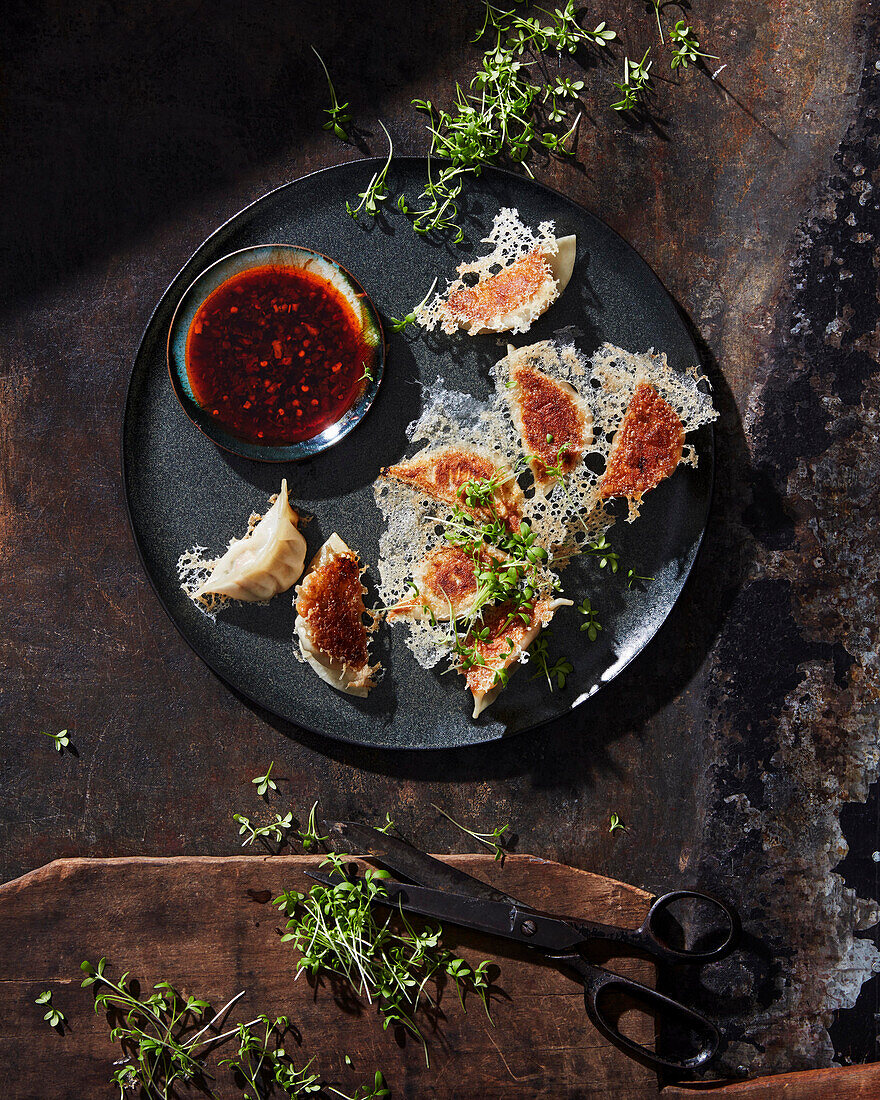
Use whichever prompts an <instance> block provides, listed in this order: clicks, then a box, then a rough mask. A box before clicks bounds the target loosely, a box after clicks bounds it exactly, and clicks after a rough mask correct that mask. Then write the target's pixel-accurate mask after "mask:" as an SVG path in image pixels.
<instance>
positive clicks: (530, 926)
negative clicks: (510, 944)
mask: <svg viewBox="0 0 880 1100" xmlns="http://www.w3.org/2000/svg"><path fill="white" fill-rule="evenodd" d="M519 928H520V931H521V932H522V934H523V935H524V936H534V934H535V933H536V932H537V931H538V929H537V927H536V925H535V922H534V921H533V920H524V921H523V922H522V924H521V925H520V926H519Z"/></svg>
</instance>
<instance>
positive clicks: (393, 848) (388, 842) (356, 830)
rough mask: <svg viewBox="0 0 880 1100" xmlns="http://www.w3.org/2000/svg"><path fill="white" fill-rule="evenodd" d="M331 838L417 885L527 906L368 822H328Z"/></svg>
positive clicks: (348, 850) (335, 846)
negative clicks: (365, 823)
mask: <svg viewBox="0 0 880 1100" xmlns="http://www.w3.org/2000/svg"><path fill="white" fill-rule="evenodd" d="M330 840H331V843H332V844H333V846H334V848H338V847H342V848H344V850H345V851H346V852H348V853H350V854H353V855H366V856H372V857H373V858H374V859H377V860H378V861H379V862H380V863H382V864H384V865H385V866H386V867H387V868H388V869H389V871H394V872H395V873H396V874H398V875H403V877H404V878H408V879H412V881H413V882H416V883H418V884H419V885H420V886H430V887H432V888H433V889H435V890H444V891H447V892H449V893H452V894H461V895H463V896H465V897H472V898H485V899H486V900H487V901H501V902H504V903H505V904H506V905H516V906H519V908H520V909H525V908H527V906H525V905H522V904H520V903H519V902H518V901H517V900H516V898H512V897H510V895H509V894H505V893H503V892H502V891H501V890H496V889H495V887H494V886H489V885H488V883H485V882H481V881H480V880H479V879H477V878H473V876H471V875H469V874H467V873H466V872H465V871H460V870H459V869H458V868H457V867H450V865H449V864H448V863H443V861H442V860H439V859H434V857H433V856H429V855H427V854H426V853H425V852H422V851H421V850H420V849H418V848H416V847H415V845H413V844H409V843H408V842H407V841H405V840H400V839H399V838H398V837H394V836H388V835H387V833H383V832H381V831H380V830H379V829H373V828H371V827H370V826H369V825H359V824H358V823H357V822H356V821H337V822H336V823H335V824H334V825H331V826H330Z"/></svg>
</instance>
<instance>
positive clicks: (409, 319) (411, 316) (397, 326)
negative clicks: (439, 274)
mask: <svg viewBox="0 0 880 1100" xmlns="http://www.w3.org/2000/svg"><path fill="white" fill-rule="evenodd" d="M436 285H437V280H436V279H435V280H434V282H433V283H431V289H430V290H429V291H428V293H427V294H426V295H425V296H424V298H422V300H421V301H420V302H419V304H418V305H417V306H413V308H412V309H411V310H410V312H409V313H407V314H406V316H405V317H401V318H399V319H398V318H397V317H389V318H388V320H389V321H390V322H391V327H392V329H393V330H394V331H395V332H403V330H404V329H405V328H406V327H407V325H411V324H413V323H414V322H415V320H416V316H417V314H418V312H419V310H420V309H421V308H422V306H424V305H426V304H427V302H428V299H429V298H430V297H431V295H432V294H433V293H434V287H435V286H436Z"/></svg>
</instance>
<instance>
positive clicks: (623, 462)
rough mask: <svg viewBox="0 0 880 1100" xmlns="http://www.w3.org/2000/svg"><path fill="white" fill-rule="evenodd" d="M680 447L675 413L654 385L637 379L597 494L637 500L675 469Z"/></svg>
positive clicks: (679, 427)
mask: <svg viewBox="0 0 880 1100" xmlns="http://www.w3.org/2000/svg"><path fill="white" fill-rule="evenodd" d="M683 448H684V425H683V424H682V422H681V419H680V418H679V416H678V413H676V411H675V409H673V408H672V406H671V405H670V404H669V403H668V402H667V401H664V400H663V398H662V397H661V396H660V394H659V393H657V391H656V390H655V389H654V387H653V386H651V385H649V384H648V383H647V382H640V383H639V384H638V385H637V386H636V388H635V392H634V393H633V395H632V398H631V399H630V402H629V405H628V406H627V409H626V413H625V415H624V417H623V420H622V422H621V424H620V427H619V428H618V429H617V432H616V433H615V435H614V440H613V442H612V444H611V451H610V453H609V455H608V466H607V468H606V470H605V473H604V474H603V475H602V478H601V480H600V482H599V494H600V496H603V497H618V496H624V497H629V498H630V499H631V500H639V499H640V498H641V497H642V495H643V494H644V493H647V492H648V490H649V489H654V488H655V487H656V486H657V485H659V484H660V482H661V481H663V479H664V478H667V477H669V475H670V474H671V473H673V472H674V471H675V468H676V466H678V464H679V462H680V461H681V456H682V451H683Z"/></svg>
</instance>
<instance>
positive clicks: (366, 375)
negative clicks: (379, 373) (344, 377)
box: [358, 362, 373, 382]
mask: <svg viewBox="0 0 880 1100" xmlns="http://www.w3.org/2000/svg"><path fill="white" fill-rule="evenodd" d="M361 366H362V367H363V368H364V373H363V374H362V375H361V376H360V378H359V379H358V382H363V381H364V380H366V381H367V382H372V381H373V372H372V371H371V370H370V368H369V367H368V366H367V364H366V363H365V362H362V363H361Z"/></svg>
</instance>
